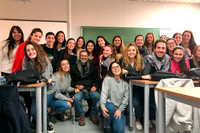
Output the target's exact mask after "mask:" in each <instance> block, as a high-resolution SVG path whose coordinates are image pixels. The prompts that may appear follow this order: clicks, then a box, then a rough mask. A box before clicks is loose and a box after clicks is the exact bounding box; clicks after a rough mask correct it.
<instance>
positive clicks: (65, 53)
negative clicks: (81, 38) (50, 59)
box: [59, 38, 76, 65]
mask: <svg viewBox="0 0 200 133" xmlns="http://www.w3.org/2000/svg"><path fill="white" fill-rule="evenodd" d="M74 48H75V39H74V38H69V39H68V40H67V44H66V48H65V49H64V50H62V51H61V53H60V54H61V56H60V58H59V60H60V59H63V58H64V59H67V60H68V61H69V64H70V65H73V64H75V63H76V54H75V53H73V49H74Z"/></svg>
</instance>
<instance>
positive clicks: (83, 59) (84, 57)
mask: <svg viewBox="0 0 200 133" xmlns="http://www.w3.org/2000/svg"><path fill="white" fill-rule="evenodd" d="M79 59H80V61H81V63H82V64H85V63H86V62H87V60H88V54H87V52H86V51H83V52H81V53H80V57H79Z"/></svg>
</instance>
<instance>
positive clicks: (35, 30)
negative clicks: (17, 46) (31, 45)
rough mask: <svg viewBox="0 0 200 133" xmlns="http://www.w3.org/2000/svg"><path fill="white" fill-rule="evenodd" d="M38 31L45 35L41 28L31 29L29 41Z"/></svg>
mask: <svg viewBox="0 0 200 133" xmlns="http://www.w3.org/2000/svg"><path fill="white" fill-rule="evenodd" d="M36 32H40V33H41V34H42V35H43V32H42V30H41V29H40V28H34V29H33V30H32V31H31V34H30V35H29V37H28V41H31V36H32V35H33V34H34V33H36Z"/></svg>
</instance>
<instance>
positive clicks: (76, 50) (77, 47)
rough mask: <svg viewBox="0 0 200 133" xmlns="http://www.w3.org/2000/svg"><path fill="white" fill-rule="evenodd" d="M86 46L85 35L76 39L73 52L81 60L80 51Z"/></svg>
mask: <svg viewBox="0 0 200 133" xmlns="http://www.w3.org/2000/svg"><path fill="white" fill-rule="evenodd" d="M84 48H85V40H84V38H83V37H81V36H80V37H79V38H78V39H77V40H76V44H75V48H74V50H73V53H75V54H76V55H77V59H78V60H79V56H78V55H79V52H80V51H81V50H82V49H84Z"/></svg>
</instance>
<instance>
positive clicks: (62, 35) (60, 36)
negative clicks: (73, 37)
mask: <svg viewBox="0 0 200 133" xmlns="http://www.w3.org/2000/svg"><path fill="white" fill-rule="evenodd" d="M57 39H58V42H59V43H63V41H64V40H65V35H64V34H63V33H59V34H58V38H57Z"/></svg>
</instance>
